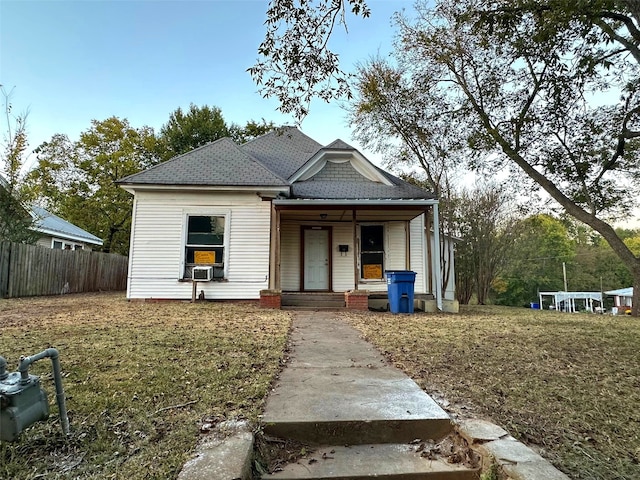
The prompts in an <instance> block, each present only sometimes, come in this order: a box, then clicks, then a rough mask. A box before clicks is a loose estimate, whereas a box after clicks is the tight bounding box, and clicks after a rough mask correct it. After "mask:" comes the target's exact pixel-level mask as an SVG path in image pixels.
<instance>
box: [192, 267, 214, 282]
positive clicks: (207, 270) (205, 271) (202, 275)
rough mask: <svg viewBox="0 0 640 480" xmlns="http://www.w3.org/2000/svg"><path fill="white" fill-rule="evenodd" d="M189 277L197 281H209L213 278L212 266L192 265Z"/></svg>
mask: <svg viewBox="0 0 640 480" xmlns="http://www.w3.org/2000/svg"><path fill="white" fill-rule="evenodd" d="M191 278H192V279H193V280H195V281H198V282H209V281H211V279H212V278H213V267H193V272H192V274H191Z"/></svg>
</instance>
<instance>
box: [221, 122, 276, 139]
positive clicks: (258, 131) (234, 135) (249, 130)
mask: <svg viewBox="0 0 640 480" xmlns="http://www.w3.org/2000/svg"><path fill="white" fill-rule="evenodd" d="M277 128H278V127H277V126H276V124H275V123H273V122H267V121H266V120H265V119H264V118H263V119H262V120H261V121H260V122H256V121H255V120H249V121H248V122H247V124H246V125H245V126H244V127H240V126H239V125H236V124H235V123H232V124H231V126H230V127H229V137H231V139H232V140H233V141H234V142H236V143H238V144H243V143H246V142H248V141H249V140H253V139H254V138H257V137H260V136H261V135H264V134H265V133H269V132H270V131H272V130H275V129H277Z"/></svg>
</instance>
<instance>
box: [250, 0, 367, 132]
mask: <svg viewBox="0 0 640 480" xmlns="http://www.w3.org/2000/svg"><path fill="white" fill-rule="evenodd" d="M347 11H349V12H351V13H352V14H353V15H356V16H361V17H365V18H366V17H368V16H369V14H370V10H369V7H368V6H367V2H366V1H364V0H272V1H271V2H269V8H268V10H267V20H266V22H265V24H266V26H267V31H266V33H265V37H264V40H263V41H262V43H261V44H260V46H259V47H258V55H259V58H258V60H257V61H256V63H255V64H254V65H253V66H252V67H251V68H249V73H250V74H251V76H252V78H253V79H254V81H255V82H256V83H257V84H258V85H260V86H261V92H262V93H263V95H264V96H265V97H271V96H274V97H276V98H277V99H278V100H279V102H280V106H279V110H280V111H282V112H284V113H292V114H293V115H294V116H295V117H296V118H297V119H298V120H302V119H303V118H304V117H305V116H306V115H307V113H308V112H309V104H310V103H311V100H312V99H313V98H314V97H318V98H321V99H323V100H325V101H329V100H331V99H334V98H341V97H347V98H349V97H350V96H351V93H350V90H349V84H348V81H347V79H348V76H347V75H346V74H345V72H343V71H342V69H341V67H340V62H339V55H338V54H337V53H335V52H333V51H332V50H330V49H329V48H327V45H328V43H329V39H330V37H331V34H332V33H333V31H334V29H335V27H336V26H337V25H342V26H343V27H344V28H347V21H346V15H347Z"/></svg>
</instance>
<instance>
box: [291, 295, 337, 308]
mask: <svg viewBox="0 0 640 480" xmlns="http://www.w3.org/2000/svg"><path fill="white" fill-rule="evenodd" d="M281 302H282V306H283V307H312V308H344V307H345V301H344V294H343V293H312V292H308V293H307V292H301V293H283V294H282V298H281Z"/></svg>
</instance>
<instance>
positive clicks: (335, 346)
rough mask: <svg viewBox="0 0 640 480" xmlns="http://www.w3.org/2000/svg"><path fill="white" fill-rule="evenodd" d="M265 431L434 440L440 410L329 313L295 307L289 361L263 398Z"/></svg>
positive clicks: (350, 440)
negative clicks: (265, 398) (302, 311)
mask: <svg viewBox="0 0 640 480" xmlns="http://www.w3.org/2000/svg"><path fill="white" fill-rule="evenodd" d="M262 422H263V424H264V428H265V432H266V433H268V434H269V435H274V436H280V437H284V438H292V439H295V440H299V441H302V442H312V443H325V444H326V443H331V444H339V443H347V444H362V443H391V442H397V443H401V442H410V441H411V440H413V439H416V438H422V439H432V440H439V439H440V438H442V437H444V436H446V435H447V434H448V433H449V432H450V431H451V429H452V424H451V420H450V418H449V416H448V415H447V413H446V412H445V411H444V410H442V409H441V408H440V407H439V406H438V404H436V403H435V402H434V401H433V400H432V399H431V398H430V397H429V396H428V395H427V394H426V393H424V392H423V391H422V390H421V389H420V387H418V385H417V384H416V383H415V382H413V381H412V380H411V379H410V378H408V377H407V376H406V375H405V374H404V373H402V372H401V371H399V370H398V369H396V368H394V367H392V366H390V365H388V364H387V363H386V361H385V360H384V359H383V357H382V356H381V355H380V354H379V353H378V352H377V351H376V350H375V349H374V348H373V347H372V346H371V345H370V344H369V343H367V342H366V341H364V340H363V339H362V338H360V336H359V334H358V332H357V331H356V330H355V329H353V328H352V327H350V326H349V325H347V324H346V323H345V322H344V321H341V320H340V319H339V318H338V317H336V315H335V314H328V313H323V314H321V313H318V312H314V314H308V315H304V314H299V315H298V316H297V317H296V319H295V320H294V328H293V332H292V351H291V357H290V361H289V364H288V366H287V368H286V369H284V371H283V372H282V374H281V375H280V378H279V381H278V383H277V385H276V387H275V389H274V391H273V392H272V393H271V395H270V396H269V398H268V400H267V404H266V408H265V413H264V416H263V418H262Z"/></svg>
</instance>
